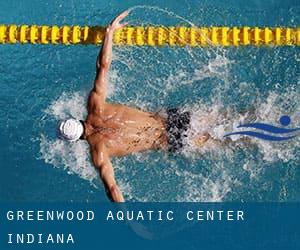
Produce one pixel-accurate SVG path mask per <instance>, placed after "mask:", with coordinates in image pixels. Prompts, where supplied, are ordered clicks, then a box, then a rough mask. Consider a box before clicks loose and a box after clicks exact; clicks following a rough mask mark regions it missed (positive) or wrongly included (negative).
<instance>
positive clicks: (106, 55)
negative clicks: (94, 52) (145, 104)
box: [94, 11, 129, 99]
mask: <svg viewBox="0 0 300 250" xmlns="http://www.w3.org/2000/svg"><path fill="white" fill-rule="evenodd" d="M128 13H129V12H128V11H125V12H123V13H122V14H120V15H119V16H117V17H116V18H115V19H114V20H113V21H112V22H111V24H110V25H109V26H108V27H107V29H106V33H105V38H104V42H103V46H102V48H101V50H100V53H99V55H98V57H97V61H96V78H95V84H94V91H95V92H96V93H97V94H98V95H100V96H102V97H103V98H104V99H105V98H106V94H107V79H106V78H107V75H108V71H109V68H110V65H111V61H112V44H113V36H114V32H115V31H116V30H117V29H121V28H123V27H125V26H126V25H127V23H120V22H121V21H122V20H123V19H124V18H125V17H126V16H127V15H128Z"/></svg>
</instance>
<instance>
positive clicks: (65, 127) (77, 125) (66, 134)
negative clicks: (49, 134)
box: [58, 118, 84, 142]
mask: <svg viewBox="0 0 300 250" xmlns="http://www.w3.org/2000/svg"><path fill="white" fill-rule="evenodd" d="M83 133H84V126H83V124H82V122H81V121H79V120H77V119H73V118H70V119H67V120H64V121H61V122H60V123H59V125H58V136H59V138H61V139H63V140H66V141H70V142H74V141H77V140H79V139H80V137H81V136H82V135H83Z"/></svg>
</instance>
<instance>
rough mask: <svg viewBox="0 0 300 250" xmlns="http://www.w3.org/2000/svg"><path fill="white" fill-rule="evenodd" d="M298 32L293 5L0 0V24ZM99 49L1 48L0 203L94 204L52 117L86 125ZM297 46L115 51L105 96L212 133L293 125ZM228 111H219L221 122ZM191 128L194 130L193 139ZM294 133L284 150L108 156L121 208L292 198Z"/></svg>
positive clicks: (252, 146) (299, 120)
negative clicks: (179, 112) (180, 115)
mask: <svg viewBox="0 0 300 250" xmlns="http://www.w3.org/2000/svg"><path fill="white" fill-rule="evenodd" d="M127 8H132V12H131V14H130V16H129V17H128V21H129V22H130V24H131V25H149V24H152V25H158V24H162V25H190V24H195V25H204V26H209V25H220V26H221V25H228V26H242V25H247V26H255V25H258V26H280V25H281V26H299V21H300V20H299V19H300V15H299V14H300V4H299V1H292V0H290V1H285V2H284V3H283V2H281V1H275V0H267V1H258V0H251V1H244V0H237V1H224V0H223V1H222V0H219V1H213V0H207V1H197V0H192V1H183V0H179V1H171V0H167V1H150V0H145V1H137V0H131V1H106V0H105V1H104V0H103V1H99V0H97V1H96V0H86V1H74V0H65V1H62V0H61V1H59V0H56V1H50V0H46V1H38V0H28V1H17V0H10V1H1V3H0V23H5V24H9V23H16V24H22V23H26V24H49V25H52V24H57V25H62V24H70V25H71V24H79V25H105V24H107V23H108V22H110V20H111V19H112V18H113V17H114V16H115V15H116V14H118V13H119V12H121V11H123V10H124V9H127ZM98 50H99V48H98V47H96V46H69V47H67V46H40V45H35V46H32V45H25V46H20V45H0V88H1V92H0V93H1V94H0V106H1V109H0V112H1V113H0V124H1V130H0V140H1V150H0V166H1V177H0V200H1V201H103V200H106V199H107V198H106V196H105V194H104V190H103V187H102V185H101V183H100V181H99V180H98V176H97V173H96V172H95V170H94V169H93V167H92V165H91V163H90V159H89V156H88V148H87V145H86V143H84V142H78V143H75V144H72V145H68V144H66V143H64V142H62V141H60V140H57V139H56V137H55V126H56V124H57V121H58V120H59V119H62V118H65V117H68V116H69V115H72V116H75V117H78V118H84V116H85V114H86V110H85V100H86V96H87V94H88V92H89V90H90V89H91V87H92V82H93V79H94V74H95V59H96V56H97V53H98ZM299 61H300V50H299V47H281V48H271V47H270V48H254V47H246V48H242V47H240V48H227V49H222V48H194V49H189V48H168V47H164V48H147V47H141V48H137V47H116V48H114V60H113V65H112V69H111V73H110V95H109V100H110V101H114V102H120V103H123V104H128V105H131V106H137V107H142V108H143V109H145V110H149V111H161V110H164V109H166V108H167V107H170V106H180V107H183V108H185V109H189V110H191V111H192V113H193V116H194V117H199V118H201V117H206V116H209V117H210V119H211V120H210V122H208V123H205V124H202V123H201V122H200V123H199V122H197V121H196V120H195V121H194V122H193V124H192V125H193V131H194V132H195V131H198V132H199V131H202V130H205V129H209V131H210V132H211V134H212V135H213V136H214V137H216V138H221V137H222V135H223V134H224V133H225V132H231V131H232V129H233V128H234V127H235V126H237V125H239V123H243V122H250V121H252V122H253V121H260V122H268V123H271V124H274V125H276V124H278V120H279V118H280V117H281V115H289V116H291V118H292V121H293V126H294V127H300V105H299V104H300V74H299V73H300V72H299ZM225 114H226V115H225ZM193 131H192V132H193ZM299 149H300V136H298V137H297V138H295V139H293V140H291V141H288V142H282V143H277V144H276V143H271V142H265V141H260V140H257V139H251V142H250V143H248V144H244V143H240V142H237V143H234V144H229V145H226V146H224V145H219V144H218V143H216V144H213V145H211V144H209V145H207V146H206V147H204V148H203V149H201V150H195V149H193V148H191V147H187V149H186V150H185V151H184V152H183V153H182V154H180V155H167V154H166V153H162V152H147V153H140V154H137V155H132V156H128V157H124V158H119V159H113V165H114V168H115V172H116V178H117V181H118V183H119V184H120V188H121V190H122V191H123V193H124V195H125V198H126V199H127V200H130V201H232V200H234V201H300V150H299Z"/></svg>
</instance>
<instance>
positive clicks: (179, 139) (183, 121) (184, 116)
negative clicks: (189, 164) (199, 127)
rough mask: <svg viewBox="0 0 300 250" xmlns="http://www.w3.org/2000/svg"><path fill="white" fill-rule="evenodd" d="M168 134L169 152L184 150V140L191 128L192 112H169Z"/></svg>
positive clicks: (176, 109) (175, 109)
mask: <svg viewBox="0 0 300 250" xmlns="http://www.w3.org/2000/svg"><path fill="white" fill-rule="evenodd" d="M167 114H168V119H167V132H168V144H169V152H171V153H174V152H176V151H179V150H180V149H182V148H183V139H184V137H187V135H186V133H185V132H186V131H187V130H188V129H189V128H190V121H191V114H190V112H180V111H179V109H178V108H173V109H169V110H168V111H167Z"/></svg>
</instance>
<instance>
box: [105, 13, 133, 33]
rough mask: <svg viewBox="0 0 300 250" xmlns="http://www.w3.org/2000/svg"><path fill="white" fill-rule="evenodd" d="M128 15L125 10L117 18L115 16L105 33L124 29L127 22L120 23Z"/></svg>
mask: <svg viewBox="0 0 300 250" xmlns="http://www.w3.org/2000/svg"><path fill="white" fill-rule="evenodd" d="M128 14H129V11H128V10H126V11H124V12H123V13H121V14H120V15H119V16H117V17H116V18H115V19H114V20H113V21H112V22H111V23H110V25H109V26H108V27H107V32H115V31H116V30H118V29H121V28H124V27H125V26H126V25H128V22H125V23H120V22H121V21H122V20H123V19H124V18H125V17H127V16H128Z"/></svg>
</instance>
